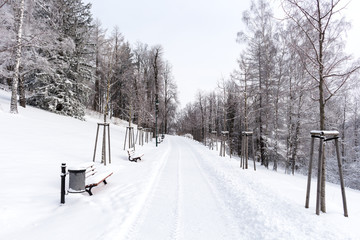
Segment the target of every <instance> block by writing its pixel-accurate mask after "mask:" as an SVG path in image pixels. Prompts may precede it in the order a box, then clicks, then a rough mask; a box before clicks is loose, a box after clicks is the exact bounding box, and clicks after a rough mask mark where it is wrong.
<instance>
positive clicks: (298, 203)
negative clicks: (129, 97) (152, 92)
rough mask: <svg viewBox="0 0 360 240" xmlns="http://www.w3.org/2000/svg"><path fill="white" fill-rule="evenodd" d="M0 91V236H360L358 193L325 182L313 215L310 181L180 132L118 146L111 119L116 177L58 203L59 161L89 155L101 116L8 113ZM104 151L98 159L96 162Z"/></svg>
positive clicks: (120, 139)
mask: <svg viewBox="0 0 360 240" xmlns="http://www.w3.org/2000/svg"><path fill="white" fill-rule="evenodd" d="M9 101H10V94H9V93H7V92H4V91H3V90H0V127H1V131H0V132H1V138H0V161H1V168H0V169H1V170H0V171H1V173H0V182H1V183H2V184H1V194H0V225H1V229H0V239H36V240H39V239H69V240H70V239H157V240H158V239H360V228H359V222H360V205H359V203H360V192H359V191H355V190H352V189H346V195H347V200H348V211H349V217H348V218H345V217H344V216H343V209H342V200H341V192H340V186H338V185H334V184H327V210H328V213H326V214H321V215H320V216H317V215H316V214H315V188H316V187H315V185H316V182H315V179H313V182H312V192H311V197H310V208H309V209H305V208H304V203H305V190H306V177H304V176H299V175H295V176H289V175H285V174H282V173H276V172H273V171H269V170H266V169H263V168H262V167H261V166H258V167H257V171H256V172H255V171H253V170H251V169H249V170H242V169H240V168H239V161H238V160H236V159H234V158H231V159H230V158H228V157H226V158H221V157H219V156H218V153H217V152H216V151H210V150H209V149H208V148H206V147H204V146H203V145H201V144H199V143H197V142H195V141H193V140H190V139H187V138H183V137H176V136H166V138H165V140H164V142H163V143H161V144H160V145H159V147H158V148H156V147H155V143H154V141H152V142H150V143H148V144H145V145H144V146H142V147H140V146H137V149H136V151H137V152H142V153H144V154H145V155H144V157H143V161H141V162H137V163H134V162H129V161H128V160H127V154H126V152H125V151H124V150H123V144H124V137H125V136H124V135H125V123H121V122H120V121H119V122H118V123H117V124H112V125H111V147H112V148H111V157H112V164H111V165H110V166H107V168H110V169H112V170H113V172H114V174H113V175H112V176H110V177H109V179H108V184H107V185H103V184H101V185H100V186H98V187H96V188H94V189H93V193H94V195H93V196H89V195H88V194H87V193H80V194H68V195H66V203H65V204H64V205H61V204H60V166H61V163H66V164H67V166H72V165H76V164H79V163H83V162H91V161H92V154H93V150H94V142H95V134H96V127H97V124H96V123H97V122H100V120H99V119H96V118H95V117H91V116H89V115H88V116H86V121H80V120H76V119H73V118H70V117H64V116H60V115H56V114H52V113H48V112H45V111H43V110H39V109H35V108H32V107H27V108H26V109H22V108H21V109H19V110H20V113H19V114H18V115H12V114H10V113H8V108H9ZM99 158H100V157H99V156H97V160H96V161H97V162H99V160H100V159H99Z"/></svg>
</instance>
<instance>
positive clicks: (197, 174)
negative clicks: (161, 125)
mask: <svg viewBox="0 0 360 240" xmlns="http://www.w3.org/2000/svg"><path fill="white" fill-rule="evenodd" d="M167 140H168V146H167V149H166V152H165V153H164V155H165V156H166V160H165V161H164V163H163V166H162V167H161V171H159V173H158V175H157V180H156V183H155V184H154V185H155V186H154V187H153V189H152V192H151V194H150V196H149V197H148V199H147V201H146V203H145V206H144V209H143V211H142V214H141V215H140V216H139V218H138V219H137V221H136V222H135V223H134V226H133V227H132V229H133V230H132V232H130V233H129V235H128V239H144V236H146V238H147V239H240V236H241V233H240V232H239V231H238V229H237V228H236V226H235V224H236V222H237V220H236V218H234V216H232V215H231V214H229V210H228V209H227V208H225V205H224V200H223V199H222V198H221V196H220V193H219V191H218V190H217V188H216V186H214V184H213V183H212V182H211V181H210V179H209V176H208V173H207V172H206V171H205V170H204V169H203V167H202V166H201V161H200V160H202V159H201V158H199V153H198V152H197V151H196V149H195V148H192V147H191V144H190V143H189V142H188V140H187V139H183V138H174V137H168V138H167ZM192 144H193V143H192ZM161 147H162V146H161ZM170 153H171V156H170V155H169V154H170Z"/></svg>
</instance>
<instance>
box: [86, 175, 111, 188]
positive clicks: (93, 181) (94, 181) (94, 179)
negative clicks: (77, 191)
mask: <svg viewBox="0 0 360 240" xmlns="http://www.w3.org/2000/svg"><path fill="white" fill-rule="evenodd" d="M112 174H113V172H110V171H107V172H101V173H97V174H95V175H92V176H90V177H88V178H86V180H85V187H91V186H97V185H99V184H100V183H101V182H103V181H104V180H105V179H106V178H108V177H110V176H111V175H112Z"/></svg>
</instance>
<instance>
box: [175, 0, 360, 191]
mask: <svg viewBox="0 0 360 240" xmlns="http://www.w3.org/2000/svg"><path fill="white" fill-rule="evenodd" d="M271 3H272V5H271V4H270V2H269V1H266V0H257V1H252V3H251V6H250V9H249V10H247V11H245V12H244V13H243V15H242V21H243V23H244V26H245V29H243V30H242V31H240V32H238V34H237V41H238V42H239V43H240V44H242V45H243V46H244V48H243V49H244V50H243V51H242V52H241V54H240V56H239V58H238V59H237V65H238V67H237V69H234V71H233V72H232V73H231V74H230V76H229V77H228V78H227V79H221V80H219V82H218V87H217V88H216V89H214V91H211V92H203V91H199V92H198V93H197V94H196V100H195V101H194V102H193V103H189V104H188V105H187V106H186V107H185V108H184V109H183V110H182V111H181V113H180V114H179V118H178V126H177V127H178V131H179V133H181V134H184V133H191V134H192V135H193V137H194V138H195V139H196V140H198V141H202V142H204V144H209V142H210V140H209V139H210V137H211V132H213V131H216V132H217V134H218V136H219V135H220V134H221V131H229V135H230V140H229V144H228V146H229V147H228V151H231V152H232V154H239V155H240V154H241V149H242V148H241V143H242V134H241V133H242V131H253V132H254V146H255V152H256V160H257V161H259V162H261V164H262V165H263V166H265V167H266V168H270V167H271V168H272V169H273V170H277V169H278V167H279V166H281V167H282V168H284V169H285V171H286V172H288V173H293V174H294V172H295V171H296V170H298V171H299V172H303V173H306V172H307V164H308V159H309V153H310V139H311V138H310V131H311V130H334V129H335V130H338V131H339V132H340V135H341V136H340V137H341V155H342V159H343V161H344V164H345V165H344V168H345V169H344V171H345V175H346V178H347V181H346V182H347V184H348V186H352V187H355V188H358V189H359V188H360V182H359V180H358V179H359V178H358V177H356V176H357V173H356V169H358V167H359V165H360V161H359V157H360V155H359V153H360V146H359V123H360V122H359V113H358V100H359V99H358V98H359V97H358V91H359V88H358V84H357V81H358V78H359V66H360V63H359V61H358V60H357V61H355V60H354V59H353V58H352V56H351V55H349V54H347V53H346V52H345V50H344V48H345V40H346V39H345V37H346V31H347V30H348V29H349V26H350V24H349V22H347V21H346V19H345V18H344V17H343V16H342V15H341V13H342V12H343V10H344V8H345V6H346V5H345V4H346V3H343V1H341V0H336V1H330V0H329V1H320V0H306V1H297V0H282V1H277V2H275V1H272V2H271ZM275 3H276V4H279V9H281V8H282V10H283V11H282V17H275V16H274V11H273V8H272V6H276V4H275ZM327 151H329V152H328V153H327V156H329V158H328V159H327V162H326V165H325V164H324V166H323V168H324V169H325V167H326V171H328V172H329V173H330V177H329V180H330V181H335V182H336V181H338V179H337V178H335V177H332V174H333V173H334V172H335V171H336V164H337V162H336V160H334V159H335V150H334V148H328V150H327ZM334 176H338V175H334ZM324 182H325V181H324Z"/></svg>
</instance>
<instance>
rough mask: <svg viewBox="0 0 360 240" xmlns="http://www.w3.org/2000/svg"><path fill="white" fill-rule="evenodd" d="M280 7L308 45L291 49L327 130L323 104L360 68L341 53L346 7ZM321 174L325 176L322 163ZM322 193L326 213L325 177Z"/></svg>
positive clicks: (310, 3) (314, 2) (292, 3)
mask: <svg viewBox="0 0 360 240" xmlns="http://www.w3.org/2000/svg"><path fill="white" fill-rule="evenodd" d="M282 6H283V9H284V11H285V13H286V15H287V16H288V17H289V19H291V20H292V21H293V22H295V23H296V25H297V27H298V28H299V29H301V32H302V34H303V36H304V41H305V42H306V43H307V44H306V46H307V48H306V49H304V48H303V47H302V46H300V45H294V47H296V48H297V50H298V52H300V54H301V56H302V58H303V61H304V67H305V69H306V72H307V74H308V75H309V76H310V77H311V78H312V79H313V80H314V84H315V85H316V86H317V89H318V93H317V94H318V97H317V98H316V100H317V101H318V103H319V128H320V130H326V128H327V124H326V122H325V119H326V114H325V105H326V103H327V102H328V101H329V100H330V99H331V98H332V97H333V96H334V95H335V94H336V93H337V92H338V91H339V90H340V89H341V87H342V86H344V84H345V83H346V82H347V80H348V79H349V78H350V76H351V74H353V73H354V72H356V71H357V70H358V69H359V68H360V66H359V65H353V64H351V56H349V55H345V53H344V52H343V48H344V44H343V38H342V37H343V35H344V33H345V31H346V29H347V28H348V27H349V24H348V23H347V22H346V21H345V19H344V18H338V16H339V14H340V13H341V11H342V10H343V9H344V7H345V6H344V5H341V0H335V1H334V0H326V1H324V0H305V1H299V0H283V1H282ZM339 17H340V16H339ZM349 66H350V67H349ZM322 171H323V172H325V161H324V163H323V166H322ZM321 189H322V193H321V211H323V212H326V207H325V174H323V179H322V183H321Z"/></svg>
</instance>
